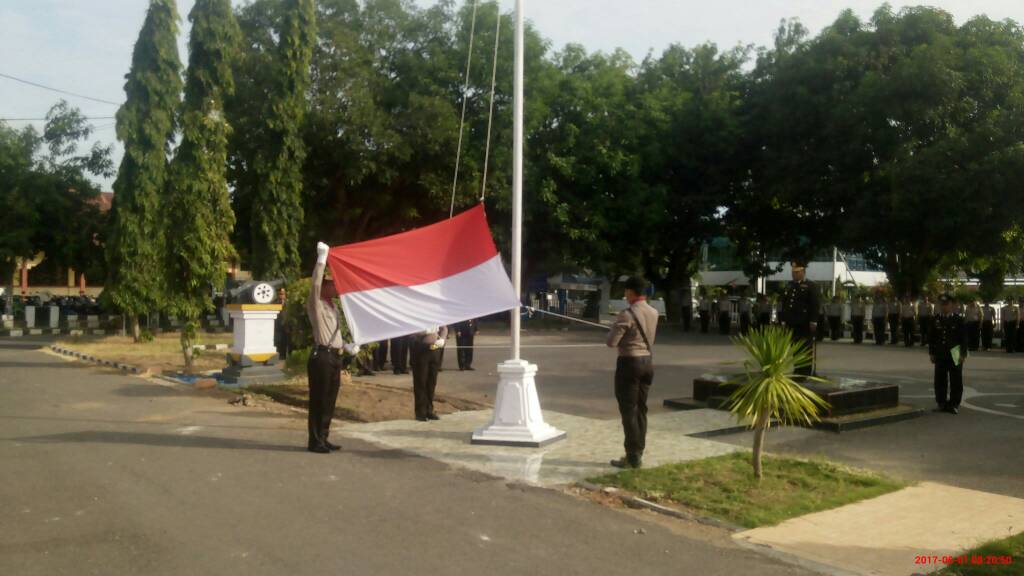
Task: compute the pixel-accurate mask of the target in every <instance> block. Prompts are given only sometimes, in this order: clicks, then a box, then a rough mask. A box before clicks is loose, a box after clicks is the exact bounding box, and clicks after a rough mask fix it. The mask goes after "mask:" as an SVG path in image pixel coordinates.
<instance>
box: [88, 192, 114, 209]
mask: <svg viewBox="0 0 1024 576" xmlns="http://www.w3.org/2000/svg"><path fill="white" fill-rule="evenodd" d="M93 202H95V204H96V205H97V206H99V208H100V212H108V211H110V206H111V205H112V204H113V203H114V193H113V192H100V195H99V196H97V197H96V199H95V200H93Z"/></svg>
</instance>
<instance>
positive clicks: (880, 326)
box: [871, 296, 889, 346]
mask: <svg viewBox="0 0 1024 576" xmlns="http://www.w3.org/2000/svg"><path fill="white" fill-rule="evenodd" d="M888 317H889V305H888V304H886V302H885V299H884V298H882V297H881V296H875V303H874V304H872V305H871V327H872V329H873V330H874V333H875V344H876V345H878V346H881V345H882V344H885V319H886V318H888Z"/></svg>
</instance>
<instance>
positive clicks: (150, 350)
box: [57, 333, 233, 372]
mask: <svg viewBox="0 0 1024 576" xmlns="http://www.w3.org/2000/svg"><path fill="white" fill-rule="evenodd" d="M232 338H233V336H232V335H231V334H206V333H203V334H200V335H199V338H198V340H197V342H196V343H197V344H230V343H231V341H232ZM57 345H58V346H63V347H65V348H69V349H71V350H74V351H75V352H81V353H82V354H89V355H91V356H96V357H97V358H101V359H103V360H110V361H112V362H120V363H122V364H130V365H132V366H139V367H141V368H159V369H160V370H182V369H183V368H184V366H185V358H184V356H183V355H182V353H181V336H180V335H179V334H177V333H167V334H159V335H157V336H154V337H153V340H152V341H150V342H139V343H138V344H136V343H135V342H133V341H132V338H131V337H130V336H105V337H95V338H94V337H90V336H74V337H71V338H62V339H61V340H60V341H58V342H57ZM226 354H227V353H226V352H225V351H223V350H220V351H214V350H203V351H201V352H200V354H199V355H198V356H196V357H195V368H196V371H199V372H202V371H205V370H219V369H221V368H224V367H225V366H227V360H226V359H225V355H226Z"/></svg>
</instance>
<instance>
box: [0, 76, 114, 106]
mask: <svg viewBox="0 0 1024 576" xmlns="http://www.w3.org/2000/svg"><path fill="white" fill-rule="evenodd" d="M0 78H7V79H8V80H14V81H15V82H21V83H22V84H28V85H29V86H35V87H36V88H42V89H43V90H49V91H51V92H57V93H59V94H65V95H67V96H74V97H75V98H85V99H86V100H92V101H93V102H99V103H101V104H110V105H111V106H120V105H121V103H120V102H112V101H110V100H104V99H102V98H93V97H92V96H86V95H85V94H77V93H75V92H68V91H67V90H61V89H60V88H52V87H50V86H44V85H42V84H37V83H35V82H31V81H29V80H24V79H22V78H16V77H14V76H11V75H10V74H4V73H3V72H0Z"/></svg>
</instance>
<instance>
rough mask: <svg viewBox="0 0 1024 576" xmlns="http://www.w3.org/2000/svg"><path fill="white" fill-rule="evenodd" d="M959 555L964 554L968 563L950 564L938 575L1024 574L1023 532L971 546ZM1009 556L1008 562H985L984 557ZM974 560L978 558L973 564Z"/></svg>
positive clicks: (1014, 575) (1007, 575)
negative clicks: (974, 546) (977, 561)
mask: <svg viewBox="0 0 1024 576" xmlns="http://www.w3.org/2000/svg"><path fill="white" fill-rule="evenodd" d="M957 556H958V557H959V556H965V557H967V558H968V559H969V560H970V562H971V563H970V564H963V565H950V566H946V567H945V568H943V569H942V570H941V571H940V572H938V573H937V574H939V576H981V575H982V574H984V575H985V576H988V575H990V574H999V575H1001V576H1011V575H1012V576H1021V575H1024V532H1021V533H1020V534H1017V535H1016V536H1010V537H1009V538H1003V539H1002V540H994V541H992V542H987V543H985V544H982V545H981V546H978V547H977V548H972V549H970V550H968V551H966V552H964V553H963V554H958V555H957ZM1006 557H1009V558H1010V559H1011V560H1010V561H1011V563H1010V564H985V563H984V562H985V561H986V559H998V558H1006ZM975 560H980V562H979V563H977V564H975V563H974V561H975Z"/></svg>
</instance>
